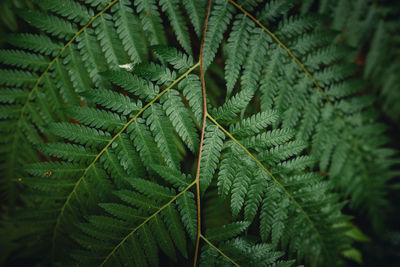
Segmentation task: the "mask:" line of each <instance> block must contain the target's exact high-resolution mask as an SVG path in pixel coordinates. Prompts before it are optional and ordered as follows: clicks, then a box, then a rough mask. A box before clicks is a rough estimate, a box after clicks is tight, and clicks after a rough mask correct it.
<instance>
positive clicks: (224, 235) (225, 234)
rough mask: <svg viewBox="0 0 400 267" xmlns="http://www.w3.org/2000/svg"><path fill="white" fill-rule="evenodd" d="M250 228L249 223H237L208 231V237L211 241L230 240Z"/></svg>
mask: <svg viewBox="0 0 400 267" xmlns="http://www.w3.org/2000/svg"><path fill="white" fill-rule="evenodd" d="M249 226H250V223H249V222H246V221H237V222H234V223H231V224H227V225H223V226H221V227H218V228H214V229H213V228H209V229H207V232H206V236H207V239H208V240H210V241H224V240H229V239H231V238H233V237H235V236H237V235H239V234H240V233H242V232H243V231H245V230H246V229H247V228H248V227H249Z"/></svg>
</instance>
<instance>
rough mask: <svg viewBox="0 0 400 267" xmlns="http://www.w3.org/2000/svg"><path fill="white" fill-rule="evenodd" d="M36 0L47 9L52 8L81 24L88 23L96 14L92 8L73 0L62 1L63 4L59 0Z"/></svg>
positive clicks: (35, 0)
mask: <svg viewBox="0 0 400 267" xmlns="http://www.w3.org/2000/svg"><path fill="white" fill-rule="evenodd" d="M34 2H35V3H36V4H38V5H40V6H41V7H43V8H44V9H46V10H51V11H53V12H55V13H56V14H59V15H61V16H63V17H65V18H67V19H69V20H72V21H73V22H78V23H80V24H81V25H85V24H86V23H88V21H89V20H90V18H91V17H93V15H94V14H93V11H92V10H91V9H87V8H86V6H84V5H81V4H80V3H77V2H75V1H73V0H66V1H64V2H62V4H60V2H59V1H57V0H45V1H39V0H34Z"/></svg>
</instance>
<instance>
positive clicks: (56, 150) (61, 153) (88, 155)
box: [38, 143, 97, 163]
mask: <svg viewBox="0 0 400 267" xmlns="http://www.w3.org/2000/svg"><path fill="white" fill-rule="evenodd" d="M38 149H39V150H40V152H42V153H44V154H45V155H48V156H52V157H57V158H60V159H64V160H67V161H72V162H82V163H88V162H91V161H92V160H93V159H94V158H95V157H96V155H97V153H96V152H95V151H93V150H90V149H86V148H85V147H84V146H81V145H75V144H68V143H48V144H43V145H41V146H39V148H38Z"/></svg>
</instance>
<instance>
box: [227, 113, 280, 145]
mask: <svg viewBox="0 0 400 267" xmlns="http://www.w3.org/2000/svg"><path fill="white" fill-rule="evenodd" d="M277 119H278V113H277V112H276V111H274V110H268V111H264V112H260V113H257V114H255V115H253V116H251V117H249V118H245V119H243V120H242V121H240V122H237V123H235V124H232V125H230V126H229V132H230V133H231V134H233V135H234V136H238V137H241V138H244V137H248V136H252V135H254V134H258V133H260V132H261V131H263V130H265V128H266V127H267V126H268V125H272V124H274V123H275V122H276V120H277Z"/></svg>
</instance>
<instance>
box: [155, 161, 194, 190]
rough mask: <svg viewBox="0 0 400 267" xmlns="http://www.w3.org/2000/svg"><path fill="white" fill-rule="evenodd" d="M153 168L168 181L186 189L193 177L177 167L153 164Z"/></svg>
mask: <svg viewBox="0 0 400 267" xmlns="http://www.w3.org/2000/svg"><path fill="white" fill-rule="evenodd" d="M152 168H153V169H154V170H155V171H156V172H157V173H158V174H159V175H160V176H161V177H162V178H163V179H164V180H166V181H167V182H169V183H171V184H172V185H174V186H175V187H177V188H181V189H184V188H185V187H187V186H188V185H189V183H190V182H191V180H192V178H191V176H190V175H188V176H186V175H185V174H182V173H181V172H180V171H177V170H175V169H172V168H169V167H166V166H161V165H153V166H152Z"/></svg>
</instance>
